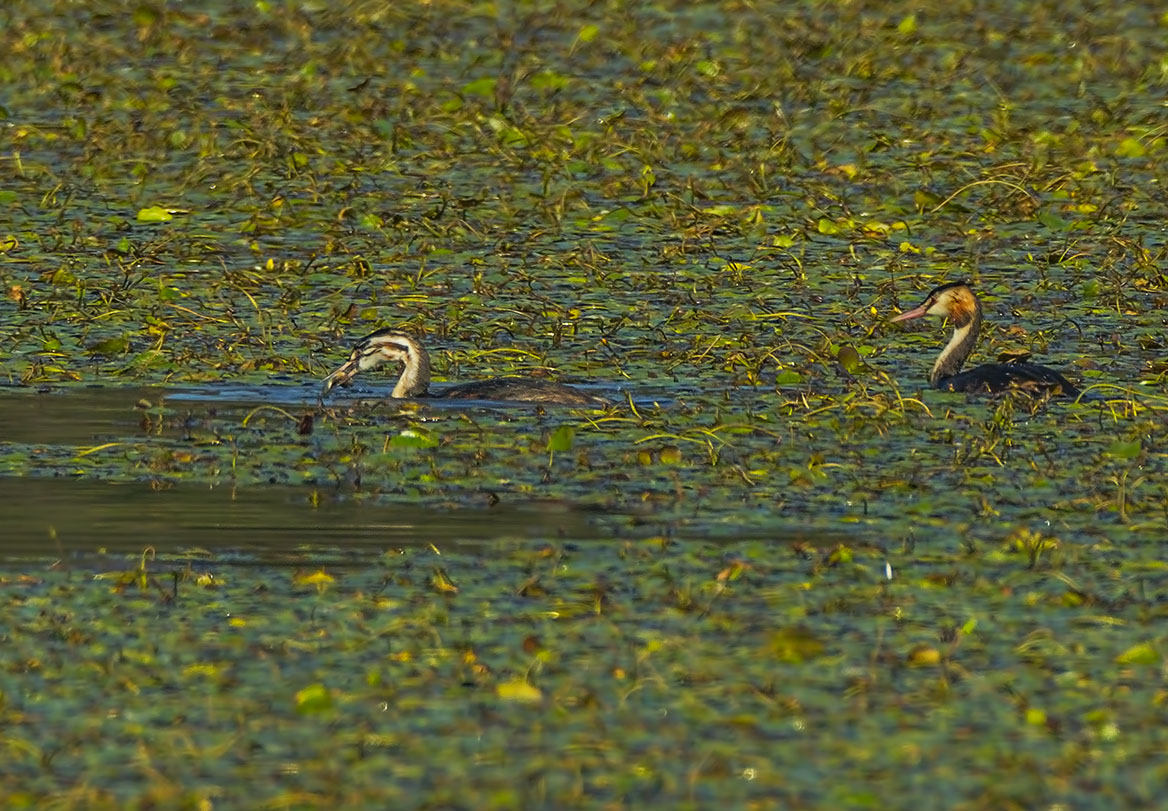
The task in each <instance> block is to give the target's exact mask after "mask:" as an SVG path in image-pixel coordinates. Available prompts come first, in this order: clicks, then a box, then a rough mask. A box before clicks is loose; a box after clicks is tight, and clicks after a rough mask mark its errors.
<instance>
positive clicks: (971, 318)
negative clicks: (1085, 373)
mask: <svg viewBox="0 0 1168 811" xmlns="http://www.w3.org/2000/svg"><path fill="white" fill-rule="evenodd" d="M923 315H943V316H947V317H948V318H949V320H950V321H952V322H953V337H952V338H950V339H949V343H948V344H946V345H945V348H944V349H942V350H941V355H940V356H939V357H938V358H937V362H936V363H934V364H933V371H932V372H930V373H929V382H930V383H931V384H932V385H933V386H935V387H936V388H938V389H944V390H949V391H965V392H982V393H984V392H990V393H993V392H1000V391H1005V390H1006V389H1022V390H1024V391H1031V392H1035V393H1047V392H1049V393H1052V394H1065V395H1066V396H1068V397H1077V396H1079V390H1078V389H1076V388H1075V387H1074V386H1072V385H1071V384H1070V383H1069V382H1067V379H1066V378H1065V377H1063V376H1062V375H1060V374H1059V373H1058V372H1056V371H1054V370H1053V369H1047V368H1046V367H1045V366H1039V365H1038V364H1035V363H1024V362H1020V363H987V364H985V365H984V366H978V367H977V368H976V369H970V370H969V371H968V372H965V373H963V374H962V373H961V367H962V366H963V365H964V364H965V359H966V358H968V357H969V355H970V353H971V352H973V345H974V344H975V343H977V333H978V330H980V329H981V302H980V301H978V300H977V296H975V295H974V294H973V291H972V290H970V289H969V285H968V284H966V283H965V282H951V283H950V284H943V285H941V286H940V287H937V288H935V289H934V290H933V291H932V292H931V293H929V295H928V296H927V297H926V298H925V301H924V303H923V304H921V306H920V307H917V308H916V309H914V310H908V311H906V312H903V313H901V314H900V315H898V316H896V317H894V318H892V319H891V320H892V321H908V320H909V319H910V318H920V317H921V316H923Z"/></svg>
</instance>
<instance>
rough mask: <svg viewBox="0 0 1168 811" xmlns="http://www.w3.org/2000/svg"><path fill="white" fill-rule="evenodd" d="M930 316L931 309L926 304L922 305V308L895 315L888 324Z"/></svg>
mask: <svg viewBox="0 0 1168 811" xmlns="http://www.w3.org/2000/svg"><path fill="white" fill-rule="evenodd" d="M928 314H929V308H928V307H927V306H926V305H925V304H922V305H921V306H920V307H917V308H915V309H912V310H905V311H904V312H903V313H901V314H900V315H894V316H893V317H892V318H890V319H888V322H889V323H890V324H891V323H892V322H894V321H908V320H909V319H910V318H920V317H921V316H924V315H928Z"/></svg>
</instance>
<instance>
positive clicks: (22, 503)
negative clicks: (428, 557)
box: [0, 478, 611, 557]
mask: <svg viewBox="0 0 1168 811" xmlns="http://www.w3.org/2000/svg"><path fill="white" fill-rule="evenodd" d="M311 496H312V491H310V490H309V489H308V488H292V487H253V488H246V489H239V490H234V489H232V488H230V487H214V488H212V487H199V486H195V485H191V486H182V487H175V488H171V489H166V490H155V489H152V488H151V487H150V486H149V485H148V484H109V483H106V482H101V481H89V480H82V479H49V478H27V479H3V478H0V500H2V501H3V503H4V504H5V505H6V506H5V516H4V524H5V527H4V534H3V538H2V539H0V557H14V556H15V557H23V556H37V557H42V556H45V555H53V556H56V557H64V556H68V555H70V554H78V553H80V554H86V553H91V552H94V551H97V550H99V549H105V550H108V551H110V552H137V551H141V550H142V549H143V548H145V547H147V546H152V547H154V548H155V550H156V551H158V552H159V553H160V554H161V553H167V552H178V551H181V550H185V549H190V548H192V547H198V548H201V549H207V550H236V551H244V552H254V553H257V554H260V556H261V557H262V556H264V554H263V553H265V552H266V553H273V552H274V553H279V552H285V551H287V552H291V551H293V550H296V549H298V548H304V547H330V548H340V547H343V548H344V549H345V550H347V551H354V552H361V551H363V552H375V553H376V552H381V551H384V550H386V549H393V548H398V547H403V546H425V545H429V544H434V545H435V546H438V547H439V548H448V547H451V548H454V547H459V546H463V545H468V546H469V545H476V544H482V543H484V542H488V541H496V540H503V539H539V538H544V539H562V540H588V539H597V538H601V537H611V534H607V533H605V532H604V531H603V530H602V529H601V528H600V527H598V526H596V525H595V524H594V523H593V521H592V520H591V516H590V514H589V513H588V512H587V511H584V510H580V509H575V508H573V507H571V506H569V505H563V504H559V503H555V502H546V503H544V502H533V503H527V504H519V505H505V504H500V505H498V506H495V507H490V508H488V507H482V508H479V509H475V508H460V509H452V510H438V509H433V508H425V507H419V506H416V505H408V504H407V505H384V504H367V503H360V502H354V501H347V500H345V501H341V500H328V501H321V502H319V503H317V504H315V505H314V504H313V503H312V498H311Z"/></svg>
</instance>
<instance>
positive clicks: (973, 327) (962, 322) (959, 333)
mask: <svg viewBox="0 0 1168 811" xmlns="http://www.w3.org/2000/svg"><path fill="white" fill-rule="evenodd" d="M973 303H974V306H973V309H972V310H971V311H969V312H962V313H961V314H960V315H959V316H957V317H955V318H954V321H953V337H951V338H950V339H949V343H947V344H945V348H944V349H942V350H941V354H940V355H938V356H937V362H936V363H934V364H933V371H932V372H930V373H929V383H931V384H932V385H934V386H936V385H937V384H938V383H939V382H940V381H942V380H944V379H945V378H947V377H952V376H953V375H955V374H957V373H958V372H960V371H961V367H962V366H964V365H965V361H966V359H968V358H969V356H970V354H972V353H973V346H974V344H976V343H977V334H978V332H979V331H980V330H981V302H979V301H978V300H977V299H976V298H974V299H973Z"/></svg>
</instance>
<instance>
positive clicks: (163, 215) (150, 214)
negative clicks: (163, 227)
mask: <svg viewBox="0 0 1168 811" xmlns="http://www.w3.org/2000/svg"><path fill="white" fill-rule="evenodd" d="M173 219H174V215H173V214H171V213H170V212H169V211H168V210H166V209H165V208H159V207H158V206H151V207H150V208H142V209H139V210H138V222H168V221H170V220H173Z"/></svg>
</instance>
